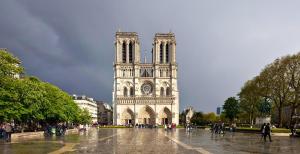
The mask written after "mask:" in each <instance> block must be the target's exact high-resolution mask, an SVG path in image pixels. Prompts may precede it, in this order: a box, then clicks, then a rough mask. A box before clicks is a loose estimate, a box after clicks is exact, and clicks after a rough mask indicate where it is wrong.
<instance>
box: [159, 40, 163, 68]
mask: <svg viewBox="0 0 300 154" xmlns="http://www.w3.org/2000/svg"><path fill="white" fill-rule="evenodd" d="M159 62H160V63H161V64H162V63H163V44H162V43H160V46H159Z"/></svg>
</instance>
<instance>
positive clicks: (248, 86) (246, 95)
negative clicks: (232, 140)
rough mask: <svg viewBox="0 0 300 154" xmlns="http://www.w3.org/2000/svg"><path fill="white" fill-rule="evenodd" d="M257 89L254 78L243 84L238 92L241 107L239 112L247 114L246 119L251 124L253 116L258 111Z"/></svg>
mask: <svg viewBox="0 0 300 154" xmlns="http://www.w3.org/2000/svg"><path fill="white" fill-rule="evenodd" d="M257 91H258V87H257V86H256V83H255V80H249V81H247V82H246V83H245V84H244V86H243V87H242V89H241V91H240V92H239V94H238V96H239V100H240V109H241V113H240V114H241V115H248V120H249V123H250V124H251V125H253V122H254V119H255V116H256V115H257V113H258V105H259V103H260V99H261V96H259V95H258V93H257ZM241 117H242V116H241ZM248 120H247V121H248Z"/></svg>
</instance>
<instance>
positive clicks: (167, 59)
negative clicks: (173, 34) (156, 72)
mask: <svg viewBox="0 0 300 154" xmlns="http://www.w3.org/2000/svg"><path fill="white" fill-rule="evenodd" d="M169 57H170V56H169V44H168V43H167V44H166V63H169Z"/></svg>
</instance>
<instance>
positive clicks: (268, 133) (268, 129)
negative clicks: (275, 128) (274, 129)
mask: <svg viewBox="0 0 300 154" xmlns="http://www.w3.org/2000/svg"><path fill="white" fill-rule="evenodd" d="M267 136H269V141H270V142H272V139H271V127H270V123H268V124H267V125H266V127H265V134H264V141H265V142H266V138H267Z"/></svg>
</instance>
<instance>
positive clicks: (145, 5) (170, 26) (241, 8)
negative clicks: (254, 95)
mask: <svg viewBox="0 0 300 154" xmlns="http://www.w3.org/2000/svg"><path fill="white" fill-rule="evenodd" d="M297 6H299V4H298V3H297V2H293V1H289V3H288V2H286V3H282V2H280V1H248V2H247V1H224V2H220V1H211V0H210V1H158V0H157V1H144V2H141V1H134V0H132V1H96V0H94V1H93V0H89V1H83V0H82V1H79V0H64V1H60V0H54V1H53V0H52V1H36V0H24V1H21V0H20V1H13V0H3V1H1V2H0V47H7V48H9V49H10V51H11V52H13V53H14V54H15V55H16V56H18V57H20V59H21V60H22V62H23V65H24V66H25V68H26V71H27V73H28V74H31V75H35V76H38V77H40V78H41V79H42V80H44V81H47V82H51V83H53V84H55V85H57V86H59V87H60V88H62V89H64V90H66V91H68V92H69V93H70V94H73V93H76V94H86V95H88V96H91V97H94V98H96V99H101V100H106V101H111V91H112V80H113V79H112V76H113V69H112V65H113V57H114V34H115V32H116V31H117V30H118V29H119V28H120V29H121V30H122V31H136V32H138V34H139V37H140V42H141V50H142V52H143V55H144V53H145V52H146V53H148V55H149V51H150V50H151V44H152V39H153V36H154V34H155V33H156V32H169V31H170V30H171V31H172V32H174V33H175V35H176V39H177V61H178V64H179V88H180V91H181V93H180V99H181V109H183V108H184V107H186V106H188V105H191V106H194V107H195V108H196V109H197V110H202V111H215V108H216V107H217V106H219V105H221V104H223V102H224V100H225V99H226V98H227V97H229V96H234V95H235V94H236V93H237V92H238V91H239V90H240V87H241V86H242V85H243V83H244V82H245V81H246V80H248V79H251V78H252V77H253V76H255V75H257V74H258V73H259V71H260V70H261V69H262V68H263V67H264V66H265V65H266V64H268V63H270V62H272V61H273V60H274V59H275V58H276V57H279V56H283V55H286V54H291V53H295V52H297V51H299V49H300V43H299V42H300V37H299V36H300V35H299V34H300V29H299V27H300V18H299V14H300V10H299V9H298V8H297ZM148 58H149V57H148Z"/></svg>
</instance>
